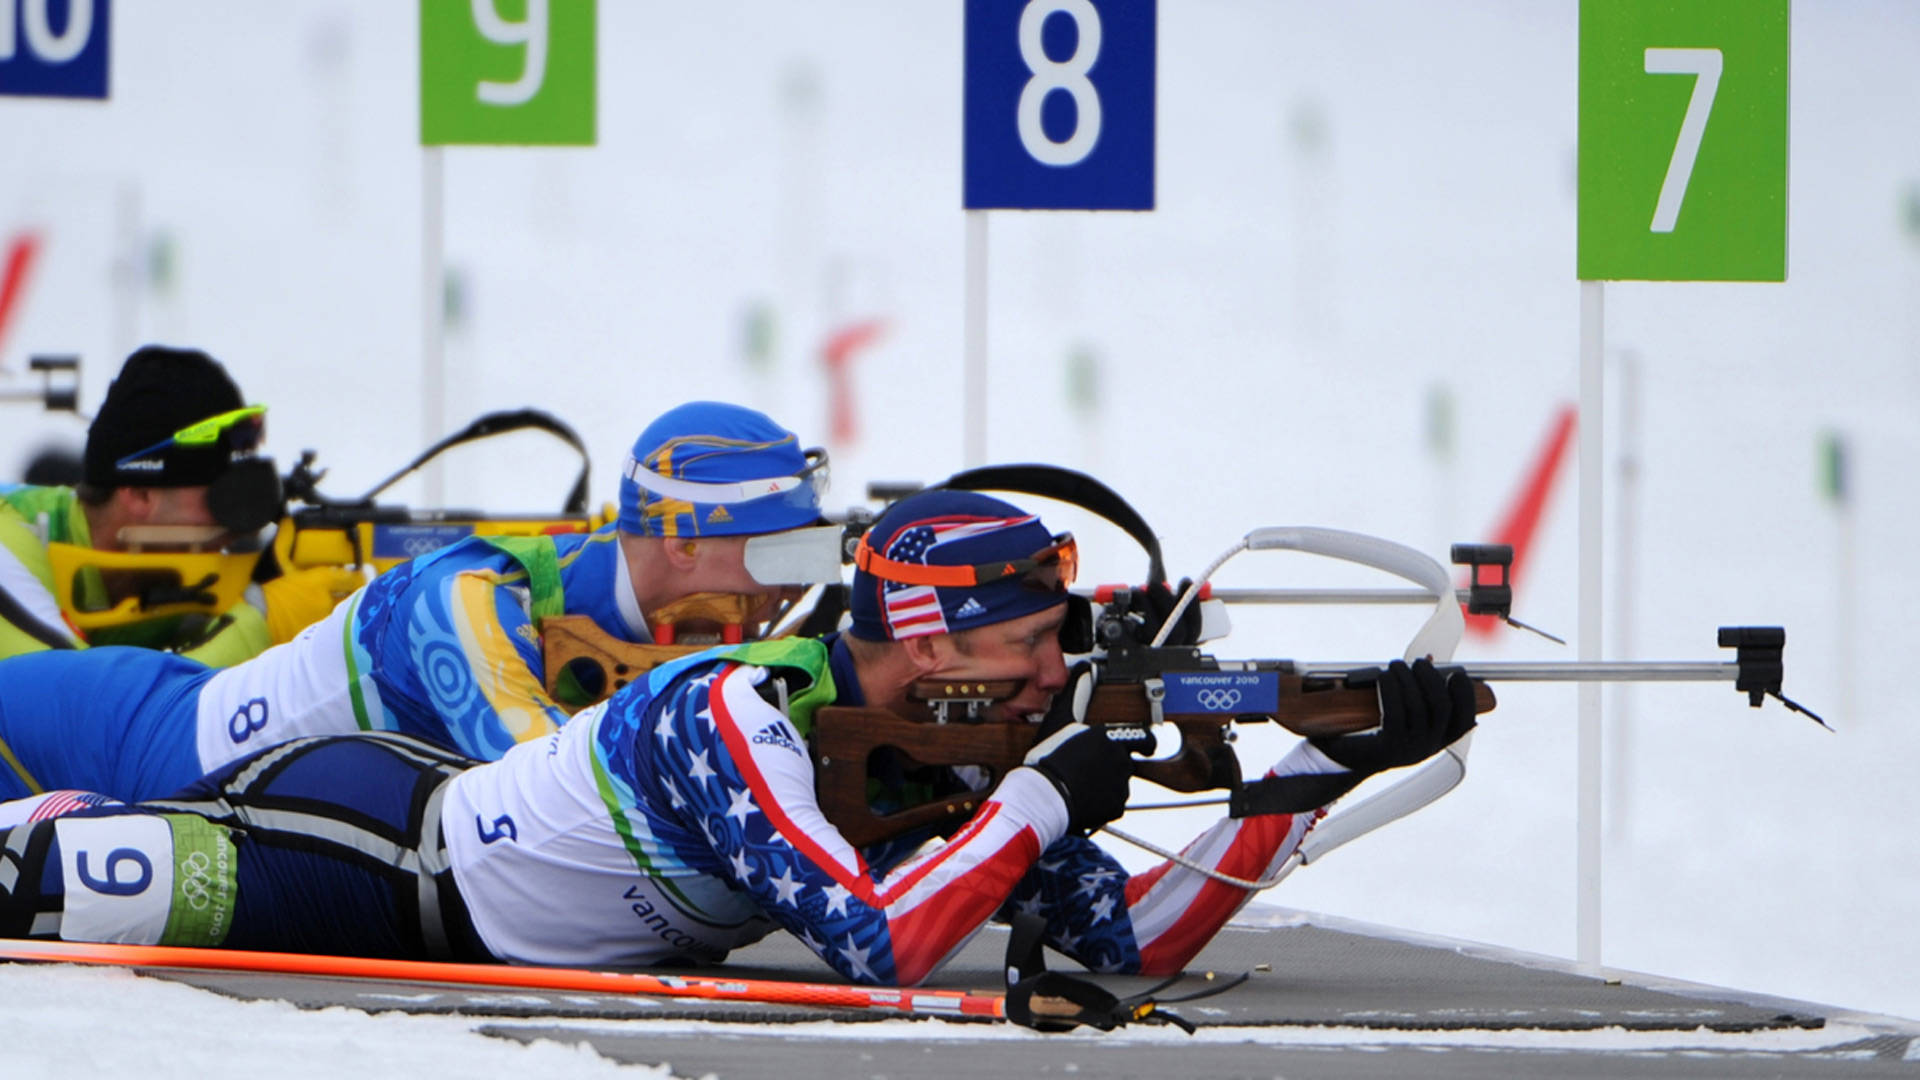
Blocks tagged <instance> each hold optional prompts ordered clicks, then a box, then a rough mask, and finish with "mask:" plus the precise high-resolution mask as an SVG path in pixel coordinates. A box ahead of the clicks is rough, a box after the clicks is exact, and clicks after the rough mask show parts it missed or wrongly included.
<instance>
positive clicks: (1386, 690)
mask: <svg viewBox="0 0 1920 1080" xmlns="http://www.w3.org/2000/svg"><path fill="white" fill-rule="evenodd" d="M1369 678H1372V679H1374V680H1375V681H1376V685H1378V687H1379V688H1380V727H1379V728H1378V729H1376V730H1373V731H1366V732H1360V733H1357V734H1352V735H1333V736H1324V737H1321V738H1317V739H1313V740H1310V741H1311V742H1312V743H1313V745H1314V746H1316V747H1318V748H1319V749H1320V752H1321V753H1323V754H1325V755H1327V756H1328V757H1330V758H1332V759H1333V760H1334V761H1336V762H1339V763H1340V764H1341V765H1344V766H1346V767H1347V768H1349V769H1351V770H1353V771H1354V772H1356V773H1361V774H1368V775H1370V774H1372V773H1377V772H1381V771H1383V770H1386V769H1392V768H1397V767H1398V766H1401V765H1412V764H1414V763H1416V762H1420V761H1425V760H1426V759H1428V758H1430V757H1432V756H1433V755H1434V754H1437V753H1439V752H1440V750H1441V749H1442V748H1444V747H1446V746H1449V745H1451V744H1452V743H1453V741H1454V740H1456V739H1458V738H1460V736H1462V735H1465V734H1466V733H1467V732H1469V731H1471V730H1473V726H1474V724H1475V723H1477V721H1476V720H1475V719H1474V714H1475V713H1476V712H1478V710H1479V705H1478V703H1477V702H1476V701H1475V700H1474V694H1473V679H1472V678H1470V677H1469V676H1468V675H1467V673H1466V671H1465V670H1463V669H1461V668H1457V667H1446V668H1436V667H1434V666H1433V661H1431V660H1428V659H1426V658H1425V657H1422V658H1421V659H1419V660H1415V661H1414V662H1413V664H1412V666H1411V667H1409V666H1408V665H1407V663H1406V661H1404V660H1395V661H1394V662H1393V663H1391V664H1388V665H1387V669H1386V670H1385V671H1381V670H1380V669H1378V668H1366V669H1363V670H1362V671H1356V672H1354V673H1352V674H1350V675H1348V676H1347V685H1349V686H1364V685H1365V684H1366V680H1367V679H1369Z"/></svg>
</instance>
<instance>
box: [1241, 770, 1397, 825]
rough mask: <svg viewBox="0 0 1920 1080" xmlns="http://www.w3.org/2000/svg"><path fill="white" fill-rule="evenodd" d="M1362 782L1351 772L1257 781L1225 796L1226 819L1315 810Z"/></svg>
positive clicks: (1280, 777) (1359, 777)
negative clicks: (1227, 817)
mask: <svg viewBox="0 0 1920 1080" xmlns="http://www.w3.org/2000/svg"><path fill="white" fill-rule="evenodd" d="M1365 779H1366V777H1365V776H1363V775H1361V774H1360V773H1353V772H1345V773H1311V774H1307V775H1302V776H1265V777H1261V778H1260V779H1258V780H1254V781H1251V782H1249V783H1245V784H1241V785H1240V786H1239V787H1237V788H1234V789H1233V790H1232V791H1231V792H1230V793H1228V795H1227V815H1228V816H1229V817H1236V818H1244V817H1252V816H1254V815H1255V814H1301V813H1305V812H1307V811H1308V810H1317V809H1319V808H1320V807H1322V806H1325V805H1327V804H1328V803H1330V802H1332V801H1334V800H1335V799H1338V798H1339V797H1340V796H1342V795H1345V794H1346V793H1347V792H1349V791H1352V790H1353V789H1354V788H1357V787H1359V786H1360V782H1361V781H1362V780H1365Z"/></svg>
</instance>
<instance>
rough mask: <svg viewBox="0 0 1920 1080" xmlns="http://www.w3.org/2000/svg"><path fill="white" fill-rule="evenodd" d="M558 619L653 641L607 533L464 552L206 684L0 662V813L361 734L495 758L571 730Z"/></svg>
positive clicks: (188, 670) (149, 786)
mask: <svg viewBox="0 0 1920 1080" xmlns="http://www.w3.org/2000/svg"><path fill="white" fill-rule="evenodd" d="M562 613H565V614H577V615H586V616H588V617H590V618H592V619H593V621H594V623H595V624H596V625H597V626H598V627H599V628H600V629H601V630H603V631H605V632H607V633H608V634H611V635H612V636H613V637H615V638H617V639H619V640H622V641H629V642H646V641H648V640H649V637H648V634H647V629H646V624H645V622H644V620H643V618H642V616H641V613H640V608H639V604H638V602H637V601H636V600H635V599H634V593H633V584H632V580H631V578H630V577H629V574H628V571H627V567H626V560H625V559H624V558H622V557H621V552H620V544H619V534H618V533H617V532H616V531H615V527H613V526H608V527H605V528H603V529H601V530H599V531H597V532H593V533H585V534H568V535H562V536H556V537H529V538H473V539H468V540H464V541H461V542H460V543H457V544H453V545H450V546H448V547H446V548H442V549H441V550H439V551H437V552H434V553H432V554H430V555H426V556H422V557H421V558H418V559H415V560H413V561H411V562H408V563H404V564H402V565H401V566H398V567H396V568H394V569H393V570H390V571H388V572H387V573H385V574H383V575H381V576H380V577H378V578H376V579H375V580H374V581H373V582H372V583H371V584H369V585H367V586H366V587H364V588H362V589H361V590H360V591H359V592H357V593H355V594H353V595H352V596H351V597H349V598H348V599H347V600H345V601H343V602H342V603H341V604H340V605H339V606H338V607H336V608H335V609H334V611H333V613H332V614H331V615H329V616H328V617H327V618H325V619H323V620H321V621H320V622H318V623H315V624H313V625H312V626H309V627H307V628H306V629H305V630H303V631H301V632H300V633H299V635H298V636H296V637H295V638H294V639H293V640H292V641H290V642H288V643H286V644H284V645H279V646H276V647H274V648H272V649H269V650H267V651H266V652H265V653H263V654H261V655H260V656H258V657H256V658H254V659H252V660H249V661H247V662H245V663H242V664H238V665H235V666H233V667H230V668H225V669H222V670H219V671H212V670H208V669H207V668H205V667H204V666H202V665H200V664H197V663H193V662H191V661H187V660H183V659H181V658H179V657H177V656H172V655H169V654H166V653H158V652H151V651H147V650H138V649H124V648H112V649H89V650H85V651H82V652H68V651H59V652H42V653H36V654H32V655H29V656H22V657H17V658H14V659H9V660H6V661H0V798H14V797H18V796H22V795H26V794H30V793H33V792H36V791H39V790H44V789H52V788H81V789H86V790H91V791H97V792H100V793H102V794H106V795H111V796H114V797H115V798H120V799H125V800H128V801H137V800H140V799H152V798H159V797H162V796H165V795H168V794H171V793H173V792H174V791H176V790H178V789H179V788H181V787H183V786H185V785H186V784H188V783H191V782H192V781H194V780H196V779H198V778H199V777H200V776H201V775H202V774H204V773H207V772H210V771H212V770H214V769H216V768H218V767H219V766H221V765H223V764H225V763H226V762H228V761H232V760H234V759H235V758H238V757H242V756H244V755H246V754H249V753H252V752H254V751H256V750H259V749H260V748H262V747H265V746H271V745H273V744H275V743H279V742H284V741H286V740H288V739H294V738H299V737H301V736H307V735H332V734H347V733H351V732H356V731H397V732H403V733H406V734H409V735H413V736H417V737H419V738H421V739H425V740H427V741H429V742H432V743H434V744H435V745H438V746H442V747H446V748H449V749H452V750H456V751H458V752H460V753H462V754H465V755H468V756H470V757H475V758H480V759H485V760H492V759H494V758H498V757H499V756H501V755H502V754H504V753H505V752H506V751H507V750H508V749H510V748H511V747H513V746H514V745H515V744H516V743H518V742H522V741H525V740H527V739H533V738H538V737H539V736H542V735H546V734H548V733H550V732H552V731H554V730H556V729H557V728H558V727H559V726H560V724H562V723H563V722H564V721H565V720H566V717H567V713H566V711H565V710H564V709H562V708H561V707H560V705H559V704H558V703H556V702H555V701H554V700H553V699H552V698H551V697H549V696H548V694H547V692H546V689H545V685H544V681H543V678H542V674H543V672H544V661H543V657H542V652H541V646H540V636H539V632H538V623H537V620H538V619H539V618H541V617H545V616H550V615H555V614H562ZM109 703H110V704H109Z"/></svg>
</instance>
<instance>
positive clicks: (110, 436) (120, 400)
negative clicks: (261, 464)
mask: <svg viewBox="0 0 1920 1080" xmlns="http://www.w3.org/2000/svg"><path fill="white" fill-rule="evenodd" d="M244 404H245V402H243V401H242V400H241V398H240V388H239V387H238V386H235V385H234V384H233V379H232V378H230V377H229V376H228V375H227V369H226V368H223V367H221V366H220V362H219V361H217V360H215V359H214V358H213V357H211V356H208V355H207V354H206V353H203V352H201V351H200V350H198V349H169V348H166V347H165V346H161V345H148V346H146V347H144V348H142V349H140V350H139V351H137V352H135V353H134V354H133V355H132V356H129V357H127V362H126V365H125V366H124V367H122V368H121V369H120V375H119V377H118V378H116V379H114V380H113V383H112V385H110V386H108V387H107V399H106V400H105V401H103V402H101V403H100V412H99V413H98V414H96V415H95V416H94V418H93V425H92V426H91V427H89V428H87V451H86V481H87V483H88V484H90V485H92V486H94V487H97V488H116V487H193V486H196V485H199V484H208V483H212V482H213V480H214V478H215V477H217V476H219V475H220V474H221V473H222V472H225V471H226V469H227V466H228V464H229V463H230V460H231V457H232V455H231V453H230V452H229V450H228V448H227V445H226V442H225V440H221V441H219V442H217V443H215V444H213V445H211V446H178V445H175V446H168V447H166V448H165V449H164V450H161V451H158V452H156V453H153V454H144V455H141V456H140V457H138V458H137V459H135V460H133V461H128V462H126V465H125V466H124V467H123V466H121V465H119V464H118V463H119V462H121V461H123V460H124V459H126V458H127V457H129V456H131V455H135V454H140V452H141V451H143V450H146V449H148V448H149V447H154V446H157V445H159V444H161V443H164V442H166V441H167V439H169V438H170V437H172V435H173V433H174V432H176V431H179V430H181V429H182V428H185V427H188V426H189V425H192V424H196V423H199V422H200V421H202V420H205V419H207V418H208V417H212V416H218V415H220V414H221V413H224V412H231V411H232V410H234V409H238V408H241V407H242V406H243V405H244Z"/></svg>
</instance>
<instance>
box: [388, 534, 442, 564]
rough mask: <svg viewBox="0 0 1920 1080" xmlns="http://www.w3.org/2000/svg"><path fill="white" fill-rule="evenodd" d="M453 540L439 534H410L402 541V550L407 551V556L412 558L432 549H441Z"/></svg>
mask: <svg viewBox="0 0 1920 1080" xmlns="http://www.w3.org/2000/svg"><path fill="white" fill-rule="evenodd" d="M452 542H453V541H451V540H448V539H446V538H445V537H439V536H409V537H407V538H406V539H405V540H402V541H401V542H400V550H401V551H404V552H406V553H407V557H408V558H410V559H411V558H414V557H415V556H419V555H425V554H426V553H428V552H430V551H439V550H440V549H441V548H443V547H446V546H447V545H448V544H450V543H452Z"/></svg>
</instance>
